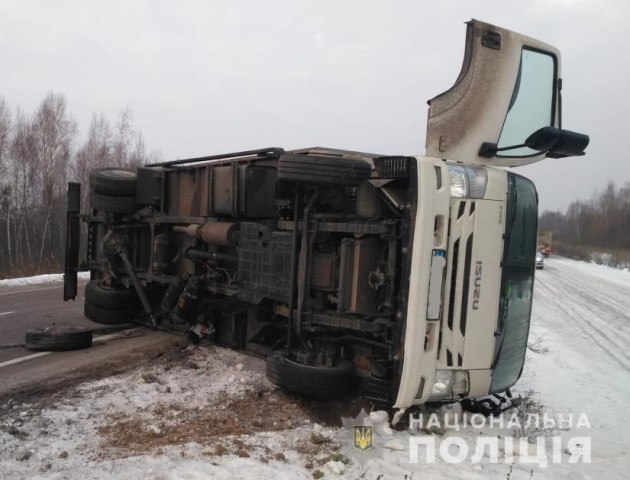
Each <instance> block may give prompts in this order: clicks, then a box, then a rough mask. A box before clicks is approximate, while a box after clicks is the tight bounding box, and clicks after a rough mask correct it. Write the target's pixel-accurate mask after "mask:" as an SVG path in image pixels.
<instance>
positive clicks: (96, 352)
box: [0, 282, 185, 398]
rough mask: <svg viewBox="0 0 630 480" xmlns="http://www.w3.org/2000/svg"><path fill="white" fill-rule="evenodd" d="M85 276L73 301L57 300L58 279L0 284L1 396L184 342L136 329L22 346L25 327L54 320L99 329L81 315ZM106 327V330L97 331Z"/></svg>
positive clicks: (108, 368) (50, 385)
mask: <svg viewBox="0 0 630 480" xmlns="http://www.w3.org/2000/svg"><path fill="white" fill-rule="evenodd" d="M84 289H85V282H82V283H81V284H80V286H79V294H78V296H77V300H76V301H74V302H73V301H69V302H64V301H63V300H62V292H63V286H62V284H61V283H54V284H50V283H49V284H42V285H23V286H16V287H0V398H2V397H6V396H11V395H16V394H20V395H25V394H27V393H29V392H35V391H42V389H47V388H53V387H55V386H56V385H59V384H60V383H67V382H69V381H71V380H72V379H81V378H88V377H90V376H94V375H100V374H107V373H109V372H111V371H113V370H116V369H117V368H119V367H120V366H121V365H122V364H125V365H128V364H130V363H133V362H138V361H141V360H142V359H145V358H147V357H148V356H149V357H150V356H151V355H158V354H160V353H162V352H163V351H164V350H165V349H167V348H171V347H174V346H176V345H180V344H182V343H185V340H184V339H183V338H182V337H179V336H175V335H170V334H167V333H164V332H156V331H149V330H146V329H139V330H136V331H134V332H132V333H131V334H130V335H129V336H128V337H123V338H119V339H112V338H111V337H105V340H104V341H102V342H101V341H99V338H100V336H99V334H98V333H95V336H94V343H95V345H94V346H92V347H91V348H88V349H84V350H76V351H72V352H54V353H50V354H45V355H41V354H37V352H33V351H30V350H27V349H25V348H23V347H21V346H16V345H19V344H21V343H23V342H24V334H25V332H26V330H28V329H30V328H42V327H47V326H50V325H53V324H56V325H70V326H80V327H87V328H96V329H102V328H103V325H98V324H96V323H93V322H91V321H90V320H87V319H86V318H85V317H84V316H83V295H84V293H83V292H84ZM102 333H106V332H102Z"/></svg>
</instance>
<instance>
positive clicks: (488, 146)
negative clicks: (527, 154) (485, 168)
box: [479, 142, 527, 158]
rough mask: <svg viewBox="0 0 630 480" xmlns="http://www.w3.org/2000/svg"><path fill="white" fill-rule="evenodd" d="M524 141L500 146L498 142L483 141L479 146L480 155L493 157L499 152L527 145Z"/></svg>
mask: <svg viewBox="0 0 630 480" xmlns="http://www.w3.org/2000/svg"><path fill="white" fill-rule="evenodd" d="M526 146H527V145H525V144H524V143H521V144H520V145H510V146H509V147H501V148H498V147H497V144H496V143H491V142H483V143H482V144H481V147H480V148H479V156H480V157H485V158H492V157H495V156H496V155H497V153H498V152H504V151H506V150H516V149H517V148H523V147H526Z"/></svg>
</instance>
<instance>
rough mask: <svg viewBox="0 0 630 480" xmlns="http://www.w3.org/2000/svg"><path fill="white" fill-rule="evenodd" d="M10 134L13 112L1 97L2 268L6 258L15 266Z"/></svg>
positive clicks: (0, 209) (0, 247) (0, 259)
mask: <svg viewBox="0 0 630 480" xmlns="http://www.w3.org/2000/svg"><path fill="white" fill-rule="evenodd" d="M10 135H11V112H10V111H9V106H8V105H7V103H6V101H5V100H4V98H3V97H0V217H4V220H5V225H4V229H3V231H4V232H5V233H6V242H2V241H0V268H2V267H3V266H4V265H3V264H4V262H5V261H4V259H5V258H6V259H7V261H8V264H9V265H8V266H9V267H12V266H13V259H12V257H11V235H10V215H11V209H10V208H11V201H10V193H11V189H10V186H9V179H8V178H7V170H8V168H7V161H8V156H9V148H10ZM5 252H6V253H5Z"/></svg>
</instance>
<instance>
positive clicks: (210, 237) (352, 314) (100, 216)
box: [64, 20, 588, 415]
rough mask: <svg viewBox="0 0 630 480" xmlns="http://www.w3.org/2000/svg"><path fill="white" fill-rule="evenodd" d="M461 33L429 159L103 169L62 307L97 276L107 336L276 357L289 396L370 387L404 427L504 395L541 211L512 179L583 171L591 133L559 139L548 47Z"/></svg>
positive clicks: (74, 229) (75, 202)
mask: <svg viewBox="0 0 630 480" xmlns="http://www.w3.org/2000/svg"><path fill="white" fill-rule="evenodd" d="M467 28H468V30H467V38H466V49H465V55H464V63H463V67H462V71H461V73H460V75H459V77H458V79H457V81H456V82H455V85H453V87H452V88H451V89H449V90H448V91H446V92H445V93H443V94H441V95H439V96H437V97H435V98H434V99H432V100H431V101H430V102H429V105H430V108H429V115H428V124H427V138H426V154H425V156H405V155H402V156H401V155H377V154H371V153H364V152H354V151H347V150H336V149H328V148H308V149H302V150H293V151H285V150H284V149H282V148H265V149H260V150H253V151H247V152H236V153H229V154H222V155H212V156H207V157H199V158H192V159H184V160H175V161H170V162H163V163H159V164H153V165H146V166H143V167H139V168H138V169H137V170H136V171H129V170H125V169H121V168H118V167H111V168H100V169H95V170H93V171H92V172H91V174H90V185H89V188H90V198H91V203H90V205H89V208H88V209H87V212H86V213H85V214H80V210H81V208H80V205H79V199H80V185H78V184H70V185H69V189H68V229H67V242H66V243H67V248H66V275H65V284H64V287H65V288H64V299H65V300H68V299H74V298H75V297H76V294H77V284H76V279H77V271H78V270H79V269H83V270H90V272H91V280H90V282H89V283H88V284H87V286H86V294H85V315H86V317H88V318H90V319H91V320H93V321H95V322H99V323H106V324H116V323H127V322H129V321H132V320H135V321H138V322H141V323H145V324H148V325H150V326H152V327H153V328H161V329H167V330H175V331H182V332H188V334H189V335H190V337H191V339H192V340H199V339H200V338H202V337H210V338H211V339H212V340H213V341H214V342H216V343H217V344H219V345H224V346H228V347H230V348H237V349H245V350H249V351H251V352H254V353H256V354H259V355H264V356H265V357H266V359H267V360H266V362H267V377H268V378H269V380H270V381H271V382H273V383H274V384H276V385H278V386H279V387H281V388H283V389H285V390H289V391H293V392H296V393H299V394H304V395H312V396H319V397H325V396H335V395H341V394H343V393H345V392H347V391H349V390H351V389H352V388H354V387H356V386H360V387H361V389H362V393H363V395H364V396H366V397H367V398H369V399H371V400H373V401H377V402H380V403H386V404H389V405H393V406H394V407H396V408H397V409H399V415H400V414H402V412H404V411H405V409H407V408H408V407H410V406H412V405H417V404H422V403H425V402H441V401H453V400H459V399H464V398H470V397H478V396H484V395H487V394H490V393H496V392H503V391H505V390H507V389H509V388H510V387H511V386H512V385H513V384H514V383H515V382H516V381H517V380H518V378H519V376H520V374H521V371H522V368H523V362H524V359H525V351H526V347H527V336H528V333H529V322H530V314H531V305H532V289H533V281H534V266H535V262H534V257H535V254H536V234H537V218H538V211H537V208H538V198H537V193H536V189H535V187H534V185H533V184H532V183H531V182H530V181H529V180H527V179H526V178H524V177H521V176H519V175H517V174H515V173H512V172H511V171H509V170H507V169H505V168H502V167H517V166H519V165H524V164H527V163H532V162H535V161H539V160H542V159H544V158H546V157H555V158H559V157H565V156H571V155H582V154H583V152H584V149H585V148H586V146H587V145H588V137H587V136H585V135H581V134H578V133H574V132H570V131H567V130H563V129H562V126H561V85H562V82H561V78H560V55H559V52H558V51H557V50H556V49H555V48H553V47H551V46H549V45H546V44H544V43H541V42H539V41H537V40H533V39H531V38H528V37H525V36H523V35H519V34H516V33H514V32H510V31H508V30H504V29H502V28H499V27H495V26H493V25H489V24H486V23H483V22H479V21H476V20H472V21H471V22H469V23H468V27H467ZM79 221H84V222H86V223H87V227H88V228H87V231H88V236H87V254H86V258H85V260H84V261H83V262H82V263H81V264H79V238H80V229H79ZM209 381H210V380H209Z"/></svg>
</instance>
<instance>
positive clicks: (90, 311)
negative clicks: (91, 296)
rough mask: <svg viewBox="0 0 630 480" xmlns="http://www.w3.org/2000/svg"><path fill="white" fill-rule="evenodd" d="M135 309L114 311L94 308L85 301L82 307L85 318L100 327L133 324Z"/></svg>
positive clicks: (136, 310)
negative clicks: (98, 324)
mask: <svg viewBox="0 0 630 480" xmlns="http://www.w3.org/2000/svg"><path fill="white" fill-rule="evenodd" d="M137 312H138V309H137V308H120V309H116V310H112V309H107V308H101V307H96V306H94V305H92V304H91V303H88V302H87V301H86V302H85V304H84V305H83V314H84V315H85V318H88V319H89V320H92V321H93V322H95V323H100V324H101V325H124V324H126V323H133V321H134V320H135V318H136V313H137Z"/></svg>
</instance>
